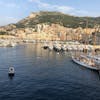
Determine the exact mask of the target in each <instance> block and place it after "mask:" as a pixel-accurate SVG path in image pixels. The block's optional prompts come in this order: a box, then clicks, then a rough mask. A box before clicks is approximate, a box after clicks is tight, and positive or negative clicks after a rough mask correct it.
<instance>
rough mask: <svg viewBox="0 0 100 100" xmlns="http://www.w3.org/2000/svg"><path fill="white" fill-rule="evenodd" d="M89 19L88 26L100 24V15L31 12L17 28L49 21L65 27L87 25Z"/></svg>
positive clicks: (83, 26)
mask: <svg viewBox="0 0 100 100" xmlns="http://www.w3.org/2000/svg"><path fill="white" fill-rule="evenodd" d="M87 21H88V27H89V28H92V27H94V25H95V24H98V25H100V17H77V16H71V15H67V14H64V13H61V12H48V11H40V12H34V13H31V14H30V15H29V16H28V17H27V18H25V19H23V20H21V21H19V22H18V23H16V24H15V25H16V27H17V28H25V27H35V25H36V24H41V23H48V24H52V23H55V24H60V25H62V26H64V27H71V28H77V27H79V26H80V27H82V28H85V27H86V23H87Z"/></svg>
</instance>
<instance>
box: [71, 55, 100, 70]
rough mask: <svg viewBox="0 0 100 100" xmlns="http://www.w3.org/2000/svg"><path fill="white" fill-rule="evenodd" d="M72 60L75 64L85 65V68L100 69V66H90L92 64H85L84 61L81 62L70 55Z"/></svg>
mask: <svg viewBox="0 0 100 100" xmlns="http://www.w3.org/2000/svg"><path fill="white" fill-rule="evenodd" d="M72 60H73V62H75V63H76V64H78V65H81V66H83V67H86V68H88V69H92V70H100V68H97V67H92V66H90V65H87V64H85V63H83V62H80V61H78V60H76V59H75V58H74V57H72Z"/></svg>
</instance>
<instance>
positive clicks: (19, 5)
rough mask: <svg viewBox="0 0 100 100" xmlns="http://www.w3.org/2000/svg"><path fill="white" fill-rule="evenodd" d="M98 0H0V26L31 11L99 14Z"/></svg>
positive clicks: (83, 14) (82, 14) (14, 21)
mask: <svg viewBox="0 0 100 100" xmlns="http://www.w3.org/2000/svg"><path fill="white" fill-rule="evenodd" d="M99 6H100V0H0V26H1V25H6V24H9V23H16V22H17V21H19V20H21V19H23V18H25V17H26V16H28V15H29V14H30V13H31V12H36V11H60V12H63V13H66V14H71V15H75V16H94V17H96V16H100V7H99Z"/></svg>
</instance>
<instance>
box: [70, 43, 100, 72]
mask: <svg viewBox="0 0 100 100" xmlns="http://www.w3.org/2000/svg"><path fill="white" fill-rule="evenodd" d="M94 45H95V43H94ZM94 50H95V49H93V53H95V51H94ZM85 51H87V50H85ZM93 56H94V54H93ZM93 56H90V57H89V56H88V54H87V53H83V54H80V53H78V54H76V53H75V55H73V56H72V60H73V61H74V62H75V63H77V64H79V65H81V66H83V67H86V68H89V69H92V70H98V71H99V70H100V63H98V62H97V61H96V59H94V57H93Z"/></svg>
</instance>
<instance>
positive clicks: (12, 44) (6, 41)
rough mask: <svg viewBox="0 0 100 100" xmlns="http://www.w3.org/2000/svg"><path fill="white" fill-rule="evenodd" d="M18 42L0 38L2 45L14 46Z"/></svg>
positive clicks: (0, 45) (0, 44)
mask: <svg viewBox="0 0 100 100" xmlns="http://www.w3.org/2000/svg"><path fill="white" fill-rule="evenodd" d="M16 45H17V43H16V42H13V41H8V40H0V47H14V46H16Z"/></svg>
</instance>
